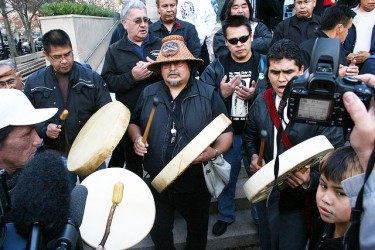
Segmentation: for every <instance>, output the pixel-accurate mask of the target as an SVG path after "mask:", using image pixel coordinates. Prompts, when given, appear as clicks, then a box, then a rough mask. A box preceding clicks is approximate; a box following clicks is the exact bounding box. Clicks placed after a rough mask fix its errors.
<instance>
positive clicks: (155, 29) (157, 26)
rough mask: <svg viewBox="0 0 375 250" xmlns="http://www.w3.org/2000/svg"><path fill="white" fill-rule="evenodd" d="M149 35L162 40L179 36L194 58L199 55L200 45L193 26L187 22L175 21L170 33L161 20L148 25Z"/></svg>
mask: <svg viewBox="0 0 375 250" xmlns="http://www.w3.org/2000/svg"><path fill="white" fill-rule="evenodd" d="M149 30H150V33H151V34H153V35H154V36H156V37H159V38H164V37H166V36H169V35H180V36H182V37H183V38H184V40H185V45H186V47H187V48H188V49H189V51H190V52H191V53H192V54H193V56H194V57H196V58H199V57H200V54H201V45H200V43H199V37H198V33H197V30H196V29H195V26H194V25H193V24H191V23H189V22H185V21H182V20H179V19H176V21H175V23H174V24H173V27H172V30H171V33H169V31H168V30H167V28H166V27H165V26H164V24H163V23H162V22H161V20H158V21H157V22H155V23H153V24H151V25H150V28H149Z"/></svg>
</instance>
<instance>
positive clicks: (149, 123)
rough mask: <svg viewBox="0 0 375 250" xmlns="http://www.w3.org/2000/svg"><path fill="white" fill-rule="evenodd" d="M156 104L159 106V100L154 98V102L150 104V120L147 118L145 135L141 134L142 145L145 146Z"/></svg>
mask: <svg viewBox="0 0 375 250" xmlns="http://www.w3.org/2000/svg"><path fill="white" fill-rule="evenodd" d="M158 104H159V99H158V98H157V97H156V96H155V97H154V100H153V102H152V109H151V113H150V118H148V121H147V125H146V129H145V133H144V134H143V137H142V142H143V144H145V143H146V141H147V136H148V133H149V132H150V127H151V123H152V120H153V119H154V114H155V110H156V106H158Z"/></svg>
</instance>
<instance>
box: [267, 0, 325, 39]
mask: <svg viewBox="0 0 375 250" xmlns="http://www.w3.org/2000/svg"><path fill="white" fill-rule="evenodd" d="M315 4H316V0H295V1H294V5H295V10H296V14H295V15H294V16H292V17H290V18H288V19H285V20H284V21H282V22H281V23H279V24H278V25H277V26H276V29H275V32H274V33H273V38H272V42H271V45H272V44H274V43H275V42H277V41H278V40H280V39H283V38H286V39H290V40H292V41H294V42H295V43H297V44H298V45H299V44H301V43H302V42H303V41H306V40H308V39H310V38H312V37H313V35H314V32H315V31H316V30H317V29H318V28H319V26H320V17H319V16H317V15H315V14H313V10H314V7H315Z"/></svg>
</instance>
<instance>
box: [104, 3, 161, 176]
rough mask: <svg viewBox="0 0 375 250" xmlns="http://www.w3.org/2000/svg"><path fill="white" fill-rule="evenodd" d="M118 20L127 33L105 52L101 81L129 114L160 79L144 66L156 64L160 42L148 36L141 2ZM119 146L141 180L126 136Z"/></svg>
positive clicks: (137, 162)
mask: <svg viewBox="0 0 375 250" xmlns="http://www.w3.org/2000/svg"><path fill="white" fill-rule="evenodd" d="M121 18H122V20H121V22H122V24H123V25H124V27H125V29H126V31H127V33H126V35H125V36H124V37H123V38H122V39H121V40H119V41H117V42H116V43H114V44H112V45H111V46H110V47H109V48H108V51H107V53H106V56H105V61H104V66H103V70H102V77H103V79H104V80H105V81H106V83H107V84H108V88H109V90H110V91H111V92H114V93H116V99H117V100H118V101H120V102H122V103H123V104H124V105H125V106H126V107H127V108H128V109H129V110H130V111H131V112H132V111H133V109H134V106H135V104H136V102H137V100H138V96H139V95H140V94H141V92H142V90H143V89H144V88H145V87H146V86H148V85H150V84H151V83H154V82H156V81H158V80H159V79H160V78H159V76H158V75H156V74H153V72H152V71H150V70H148V69H147V66H148V65H149V62H148V60H150V59H151V60H155V59H156V57H157V56H158V54H159V50H160V47H161V39H160V38H157V37H154V36H153V35H152V34H150V33H149V29H148V28H149V27H148V21H149V18H148V17H147V11H146V7H145V5H144V3H142V2H141V1H138V0H136V1H132V2H130V3H129V4H128V5H126V6H125V7H124V8H123V9H122V11H121ZM120 143H124V144H123V145H125V153H124V154H125V155H126V157H125V158H126V168H127V169H128V170H130V171H132V172H134V173H136V174H137V175H138V176H142V174H143V171H142V165H141V160H142V159H141V158H140V157H138V156H137V155H136V154H135V153H134V150H133V142H132V141H131V140H130V139H129V137H128V136H127V134H125V135H124V137H123V139H122V142H120ZM115 150H117V149H115ZM123 165H124V164H123V163H122V164H120V166H119V167H123Z"/></svg>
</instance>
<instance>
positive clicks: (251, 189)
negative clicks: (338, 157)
mask: <svg viewBox="0 0 375 250" xmlns="http://www.w3.org/2000/svg"><path fill="white" fill-rule="evenodd" d="M333 149H334V148H333V146H332V144H331V143H330V142H329V141H328V139H327V138H326V137H325V136H324V135H319V136H315V137H313V138H311V139H309V140H306V141H304V142H301V143H299V144H297V145H295V146H294V147H292V148H290V149H289V150H287V151H285V152H284V153H282V154H281V155H280V156H279V177H278V185H281V184H282V183H283V182H284V180H285V179H287V178H288V177H289V176H290V174H291V173H293V172H295V171H299V170H301V169H302V168H303V167H305V166H306V165H310V164H313V163H314V162H316V161H320V160H321V159H322V158H323V157H324V156H325V155H326V154H327V153H329V152H330V151H332V150H333ZM274 165H275V160H272V161H270V162H268V163H267V164H266V165H265V166H263V167H262V168H261V169H260V170H258V172H256V173H255V174H254V175H253V176H252V177H251V178H250V179H249V180H248V181H247V182H246V183H245V184H244V186H243V188H244V191H245V194H246V197H247V199H248V200H249V201H250V202H252V203H255V202H259V201H261V200H264V199H266V198H267V197H268V195H269V193H270V191H271V189H272V187H273V184H274V181H275V175H274Z"/></svg>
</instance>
